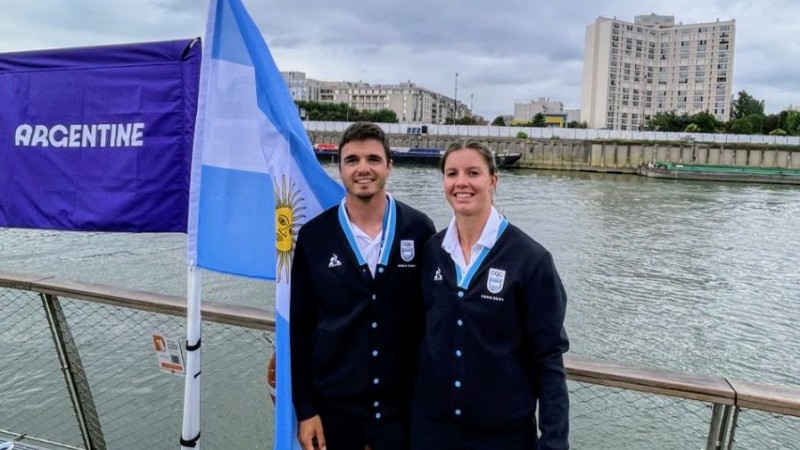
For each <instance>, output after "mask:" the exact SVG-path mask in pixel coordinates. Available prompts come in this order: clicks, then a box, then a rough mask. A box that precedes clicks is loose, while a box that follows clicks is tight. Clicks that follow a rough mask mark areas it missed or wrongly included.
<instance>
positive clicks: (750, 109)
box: [731, 91, 764, 119]
mask: <svg viewBox="0 0 800 450" xmlns="http://www.w3.org/2000/svg"><path fill="white" fill-rule="evenodd" d="M753 114H756V115H759V116H763V115H764V100H758V99H756V98H754V97H753V96H751V95H750V94H748V93H747V91H739V94H737V97H736V100H734V101H733V103H732V104H731V119H743V118H745V117H747V116H750V115H753Z"/></svg>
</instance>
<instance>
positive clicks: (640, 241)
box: [0, 166, 800, 388]
mask: <svg viewBox="0 0 800 450" xmlns="http://www.w3.org/2000/svg"><path fill="white" fill-rule="evenodd" d="M326 170H328V171H329V172H330V173H331V174H332V175H334V176H335V175H336V168H335V166H326ZM389 190H390V191H391V192H392V193H393V195H394V196H395V197H396V198H397V199H399V200H401V201H404V202H406V203H409V204H411V205H412V206H415V207H417V208H419V209H421V210H423V211H425V212H427V213H428V214H429V215H430V216H431V218H432V219H433V220H434V222H435V223H436V226H437V228H439V229H441V228H443V227H445V226H446V225H447V223H448V221H449V219H450V215H451V213H450V210H449V207H448V206H447V205H446V204H445V201H444V198H443V195H442V192H441V175H440V173H439V172H438V171H436V170H435V169H432V168H426V167H397V168H395V170H394V171H393V174H392V177H391V179H390V182H389ZM495 203H496V205H497V207H498V209H499V210H500V211H501V212H502V213H503V214H505V215H506V216H507V217H508V218H509V220H510V221H511V222H512V223H514V224H516V225H517V226H519V227H520V228H522V229H523V230H525V231H526V232H527V233H528V234H530V235H531V236H532V237H533V238H534V239H536V240H538V241H539V242H540V243H542V244H543V245H544V246H545V247H547V248H548V249H549V250H550V251H551V253H552V254H553V255H554V258H555V261H556V264H557V267H558V269H559V272H560V274H561V277H562V279H563V281H564V284H565V286H566V289H567V292H568V295H569V304H568V313H567V331H568V333H569V335H570V338H571V350H570V351H571V352H572V353H573V354H576V355H581V356H588V357H595V358H602V359H609V360H615V361H622V362H628V363H632V364H635V365H640V366H648V367H657V368H665V369H675V370H685V371H690V372H694V373H698V374H707V375H714V376H725V377H729V378H733V379H737V380H743V381H754V382H762V383H771V384H778V385H784V386H790V387H794V388H800V327H799V326H798V325H797V319H798V317H800V314H799V313H798V311H800V282H798V280H800V254H798V252H800V187H797V186H778V185H757V184H742V183H719V182H699V181H698V182H693V181H684V180H681V181H673V180H653V179H647V178H643V177H637V176H632V175H631V176H629V175H608V174H587V173H573V172H550V171H527V170H513V171H501V173H500V183H499V187H498V193H497V196H496V200H495ZM185 248H186V245H185V236H184V235H180V234H151V235H136V234H106V233H71V232H69V233H68V232H53V231H39V230H8V229H6V230H0V270H3V271H14V272H25V273H34V274H41V275H56V276H61V277H67V278H71V279H76V280H81V281H87V282H96V283H103V284H111V285H118V286H123V287H128V288H134V289H138V290H149V291H156V292H161V293H168V294H177V295H185V286H186V274H185V271H186V269H185ZM203 296H204V298H205V299H208V300H213V301H218V302H225V303H235V304H245V305H251V306H259V307H265V308H268V309H273V308H274V295H273V293H272V288H271V285H269V284H268V283H264V282H257V281H250V280H241V279H237V278H233V277H227V276H221V275H216V274H210V273H207V274H204V279H203Z"/></svg>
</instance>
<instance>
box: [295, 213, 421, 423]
mask: <svg viewBox="0 0 800 450" xmlns="http://www.w3.org/2000/svg"><path fill="white" fill-rule="evenodd" d="M395 204H396V220H395V221H394V226H392V224H388V225H387V227H386V228H387V230H386V231H387V233H386V236H387V237H386V242H387V243H391V244H390V245H391V247H390V248H391V252H390V253H389V256H388V260H386V261H384V262H385V263H386V264H381V263H380V262H379V264H378V267H377V270H376V271H375V277H374V278H373V276H372V274H370V271H369V268H368V267H367V264H366V263H363V264H359V261H358V259H357V257H356V252H354V248H356V249H357V248H358V247H357V244H356V243H355V241H353V242H350V241H349V240H348V236H347V233H346V232H345V231H344V230H345V229H344V228H343V226H342V220H345V219H344V218H343V217H340V215H339V207H338V206H336V207H334V208H331V209H328V210H327V211H325V212H323V213H322V214H320V215H319V216H317V217H316V218H314V219H312V220H310V221H309V222H308V223H306V224H305V225H303V227H302V228H301V229H300V232H299V235H298V238H297V246H296V249H295V254H294V261H293V263H292V274H291V277H292V278H291V286H292V287H291V306H290V308H291V310H290V323H291V326H290V335H291V353H292V391H293V400H294V405H295V410H296V413H297V419H298V420H305V419H308V418H310V417H313V416H314V415H316V414H317V407H316V406H315V405H316V404H318V403H317V402H320V401H325V402H328V403H329V404H334V405H338V406H340V407H342V408H345V409H347V410H349V411H351V412H354V413H356V414H360V415H363V416H365V417H367V416H376V415H377V414H378V413H380V414H381V415H382V416H386V415H387V414H393V413H396V412H397V411H400V410H401V409H404V408H405V407H406V406H407V405H408V402H409V399H410V397H411V393H412V391H413V386H414V374H415V373H416V368H417V364H416V360H417V354H418V350H419V342H420V340H421V339H422V331H423V328H424V313H423V304H422V292H421V288H420V270H421V262H422V247H423V245H424V244H425V242H426V241H427V240H428V238H429V237H430V236H431V235H433V233H434V232H435V231H436V230H435V228H434V226H433V222H432V221H431V220H430V219H429V218H428V217H427V216H425V215H424V214H422V213H421V212H419V211H417V210H415V209H413V208H411V207H409V206H407V205H405V204H403V203H401V202H395ZM390 240H391V241H390Z"/></svg>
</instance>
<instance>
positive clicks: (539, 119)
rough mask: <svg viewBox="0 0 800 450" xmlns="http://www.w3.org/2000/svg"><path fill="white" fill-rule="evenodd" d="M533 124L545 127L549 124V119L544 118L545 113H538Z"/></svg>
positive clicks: (537, 126) (533, 125)
mask: <svg viewBox="0 0 800 450" xmlns="http://www.w3.org/2000/svg"><path fill="white" fill-rule="evenodd" d="M531 126H532V127H536V128H544V127H546V126H547V121H545V120H544V114H542V113H536V115H535V116H533V120H532V121H531Z"/></svg>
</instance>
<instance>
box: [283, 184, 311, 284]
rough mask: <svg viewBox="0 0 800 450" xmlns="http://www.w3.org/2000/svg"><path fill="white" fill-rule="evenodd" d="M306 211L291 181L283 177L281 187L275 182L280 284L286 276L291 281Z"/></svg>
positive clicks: (303, 200)
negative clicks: (296, 248) (290, 275)
mask: <svg viewBox="0 0 800 450" xmlns="http://www.w3.org/2000/svg"><path fill="white" fill-rule="evenodd" d="M305 209H306V206H305V199H304V198H303V197H301V196H300V191H299V190H298V189H297V186H296V185H295V184H294V183H292V181H291V180H289V182H288V183H287V181H286V175H283V176H282V177H281V185H280V186H278V182H277V181H276V182H275V239H276V245H275V247H276V248H277V250H278V267H277V270H276V272H277V273H276V274H275V276H276V278H277V279H276V282H278V283H280V282H281V280H282V279H283V278H282V277H281V276H282V275H284V274H285V280H286V281H288V280H289V273H290V272H291V269H292V255H293V253H294V241H295V239H296V238H297V231H298V230H299V229H300V226H301V225H302V224H303V219H305V217H306V216H305V214H300V213H301V212H302V211H303V210H305Z"/></svg>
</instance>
